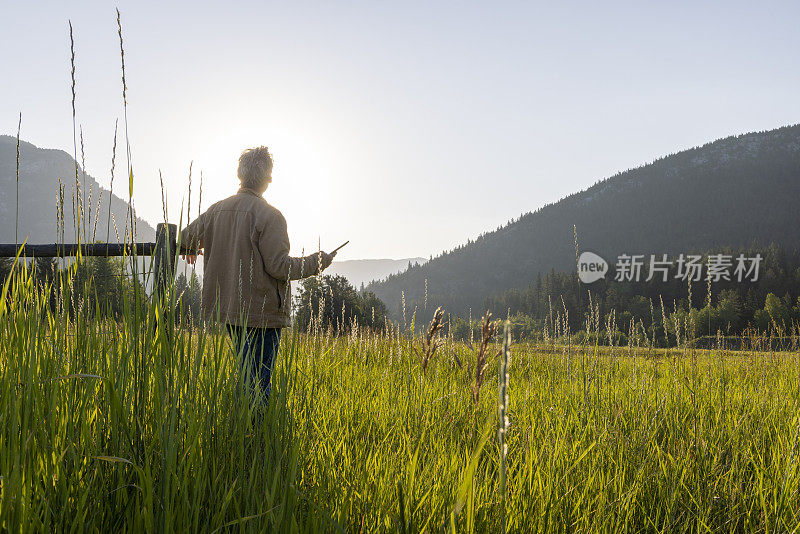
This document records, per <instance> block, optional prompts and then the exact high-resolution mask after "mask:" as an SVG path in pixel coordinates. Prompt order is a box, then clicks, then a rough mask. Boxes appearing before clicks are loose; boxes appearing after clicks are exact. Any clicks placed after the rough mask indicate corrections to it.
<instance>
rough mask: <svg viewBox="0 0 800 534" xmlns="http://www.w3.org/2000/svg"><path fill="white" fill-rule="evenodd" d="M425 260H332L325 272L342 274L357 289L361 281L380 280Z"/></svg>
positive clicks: (365, 282)
mask: <svg viewBox="0 0 800 534" xmlns="http://www.w3.org/2000/svg"><path fill="white" fill-rule="evenodd" d="M426 261H428V260H427V259H425V258H404V259H400V260H390V259H366V260H344V261H334V262H333V263H332V264H331V266H330V267H329V268H328V269H327V270H326V271H325V272H326V274H338V275H342V276H344V277H345V278H347V279H348V280H349V281H350V283H351V284H353V285H354V286H355V288H356V289H358V288H359V287H360V286H361V284H362V283H364V284H367V283H369V282H372V281H375V280H381V279H383V278H386V277H387V276H389V275H392V274H395V273H398V272H400V271H402V270H403V269H406V268H407V267H408V266H409V265H414V264H423V263H425V262H426Z"/></svg>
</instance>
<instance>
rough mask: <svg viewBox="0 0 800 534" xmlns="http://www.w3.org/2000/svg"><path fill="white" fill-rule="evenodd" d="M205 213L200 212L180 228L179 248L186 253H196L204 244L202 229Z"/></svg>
mask: <svg viewBox="0 0 800 534" xmlns="http://www.w3.org/2000/svg"><path fill="white" fill-rule="evenodd" d="M206 213H207V212H206ZM206 213H202V214H201V215H200V216H199V217H198V218H197V219H195V220H194V221H193V222H192V223H191V224H189V225H188V226H187V227H186V228H184V229H183V230H181V248H182V249H183V250H184V251H186V252H187V253H188V254H196V253H197V252H198V251H199V250H200V249H202V248H203V246H204V244H203V230H204V226H205V218H206Z"/></svg>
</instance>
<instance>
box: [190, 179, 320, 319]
mask: <svg viewBox="0 0 800 534" xmlns="http://www.w3.org/2000/svg"><path fill="white" fill-rule="evenodd" d="M180 238H181V245H182V247H183V248H184V250H197V249H200V248H203V249H205V251H204V255H203V269H204V274H203V296H202V309H203V315H204V316H205V318H206V319H208V320H212V321H217V320H219V322H221V323H227V324H235V325H240V326H244V325H246V326H254V327H267V328H283V327H286V326H289V324H290V318H289V313H290V311H291V302H289V299H290V296H291V294H292V293H291V286H290V282H289V281H290V280H299V279H300V278H303V277H306V276H311V275H314V274H317V272H318V265H319V256H318V255H317V254H312V255H310V256H306V257H304V258H293V257H291V256H289V236H288V234H287V233H286V219H284V218H283V215H282V214H281V212H280V211H278V210H277V209H276V208H274V207H273V206H271V205H269V204H268V203H267V201H266V200H264V199H263V198H262V197H261V195H259V194H257V193H255V192H254V191H251V190H249V189H245V188H241V189H239V191H238V193H236V194H235V195H233V196H232V197H228V198H226V199H225V200H221V201H219V202H217V203H216V204H214V205H213V206H211V207H210V208H208V210H206V212H205V213H203V214H202V215H200V217H198V218H197V220H195V221H194V222H192V223H191V224H190V225H189V226H187V227H186V228H184V229H183V230H182V231H181V235H180Z"/></svg>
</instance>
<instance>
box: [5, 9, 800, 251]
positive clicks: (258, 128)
mask: <svg viewBox="0 0 800 534" xmlns="http://www.w3.org/2000/svg"><path fill="white" fill-rule="evenodd" d="M117 5H118V6H119V8H120V11H121V13H122V24H123V35H124V38H125V62H126V69H127V72H126V75H127V83H128V128H129V131H128V133H129V139H130V143H131V150H132V163H133V169H134V175H135V192H134V198H135V203H136V205H137V208H138V211H139V214H140V215H141V216H143V217H145V218H146V219H148V220H150V221H151V222H153V223H155V222H158V220H159V219H161V213H162V209H161V200H160V196H161V195H160V191H159V185H158V171H159V169H160V170H161V171H162V173H163V176H164V181H165V183H166V185H167V193H168V196H169V216H170V219H171V220H172V222H177V220H178V213H179V210H180V206H181V201H182V200H183V201H185V200H186V196H187V194H186V190H187V183H188V170H189V163H190V161H194V167H193V169H194V171H193V176H194V181H193V183H194V188H195V189H194V191H193V193H192V204H193V207H192V217H195V216H196V214H197V200H198V195H197V189H196V188H197V185H198V184H199V178H200V171H202V172H203V176H204V185H203V199H202V207H203V209H205V208H206V207H208V206H209V205H210V204H211V203H212V202H214V201H216V200H219V199H221V198H224V197H225V196H228V195H230V194H232V193H233V192H235V190H236V188H237V182H236V164H237V158H238V155H239V153H240V152H241V150H242V149H244V148H246V147H250V146H256V145H261V144H264V145H267V146H269V147H270V149H271V150H272V152H273V154H274V156H275V169H274V172H273V177H274V182H273V184H272V185H271V186H270V189H269V190H268V191H267V194H266V197H267V199H268V200H269V201H270V202H271V203H273V204H274V205H276V206H277V207H278V208H280V209H281V210H282V211H283V213H284V215H285V216H286V218H287V220H288V223H289V232H290V236H291V239H292V251H293V253H300V251H301V249H305V251H306V252H308V251H310V250H312V249H313V250H315V249H316V247H317V241H318V239H321V240H322V246H323V248H329V249H330V248H333V247H334V246H336V245H338V244H339V243H341V242H342V241H344V240H346V239H350V240H351V243H350V245H349V246H348V247H347V248H345V249H344V250H343V251H342V254H341V256H340V258H342V259H349V258H367V257H371V258H377V257H393V258H400V257H406V256H428V255H430V254H437V253H438V252H440V251H442V250H444V249H449V248H452V247H453V246H456V245H458V244H460V243H462V242H464V241H466V239H468V238H470V237H475V236H476V235H477V234H479V233H481V232H483V231H485V230H489V229H493V228H495V227H496V226H498V225H501V224H503V223H504V222H505V221H507V220H508V219H510V218H514V217H517V216H518V215H519V214H521V213H523V212H527V211H531V210H534V209H536V208H538V207H540V206H542V205H543V204H546V203H549V202H553V201H555V200H558V199H559V198H561V197H563V196H565V195H567V194H570V193H572V192H575V191H577V190H579V189H584V188H586V187H588V186H589V185H591V184H592V183H594V182H595V181H597V180H598V179H602V178H605V177H607V176H610V175H612V174H614V173H615V172H617V171H620V170H624V169H626V168H629V167H633V166H638V165H640V164H642V163H646V162H648V161H650V160H652V159H654V158H656V157H659V156H662V155H666V154H669V153H671V152H675V151H678V150H680V149H683V148H688V147H691V146H694V145H697V144H702V143H705V142H707V141H710V140H713V139H716V138H719V137H724V136H727V135H730V134H736V133H743V132H748V131H753V130H764V129H771V128H775V127H778V126H782V125H786V124H793V123H797V122H800V96H799V95H800V69H798V68H797V54H798V52H800V32H798V31H797V21H798V20H800V7H798V6H800V3H797V2H763V1H762V2H741V3H737V2H731V1H722V2H698V1H692V2H660V3H656V2H642V1H638V2H626V3H622V2H619V3H614V2H582V3H570V2H542V3H533V2H520V3H509V2H505V3H502V2H482V3H477V2H418V3H417V2H391V3H390V2H375V1H369V2H319V3H312V2H234V1H231V2H225V3H223V2H202V1H193V2H163V1H161V2H149V1H142V0H137V1H135V2H134V1H130V2H129V1H120V2H118V4H117ZM1 12H2V16H0V50H2V51H3V55H2V61H0V80H2V82H0V133H6V134H11V135H16V127H17V117H18V113H19V112H20V111H21V112H22V137H23V139H25V140H28V141H30V142H32V143H34V144H36V145H38V146H41V147H48V148H61V149H64V150H66V151H67V152H69V153H70V154H71V153H72V151H73V143H72V115H71V114H72V112H71V105H70V100H71V93H70V72H69V69H70V64H69V29H68V24H67V21H68V20H71V21H72V25H73V28H74V35H75V52H76V62H77V102H76V106H77V117H78V122H79V123H80V124H81V125H82V126H83V130H84V141H85V156H86V167H87V170H88V171H89V172H90V174H92V175H93V176H95V177H96V178H97V179H98V180H100V182H101V183H102V184H104V185H105V186H108V183H109V179H110V177H109V169H110V164H111V152H112V150H111V147H112V142H113V133H114V121H115V119H117V118H119V119H120V142H121V143H123V146H124V134H125V127H124V124H123V122H122V88H121V80H120V77H121V76H120V75H121V72H120V57H119V41H118V37H117V26H116V13H115V11H114V6H113V4H111V3H109V2H101V1H96V2H78V1H75V2H52V3H50V2H10V1H8V0H5V1H3V2H2V7H1ZM79 157H80V156H79ZM117 162H118V165H117V169H120V168H121V167H124V166H125V160H124V151H123V152H119V153H118V160H117ZM114 191H115V193H117V194H118V195H120V196H122V197H123V198H125V197H126V196H127V183H126V180H125V178H124V173H118V174H117V178H116V181H115V184H114ZM54 194H55V192H54Z"/></svg>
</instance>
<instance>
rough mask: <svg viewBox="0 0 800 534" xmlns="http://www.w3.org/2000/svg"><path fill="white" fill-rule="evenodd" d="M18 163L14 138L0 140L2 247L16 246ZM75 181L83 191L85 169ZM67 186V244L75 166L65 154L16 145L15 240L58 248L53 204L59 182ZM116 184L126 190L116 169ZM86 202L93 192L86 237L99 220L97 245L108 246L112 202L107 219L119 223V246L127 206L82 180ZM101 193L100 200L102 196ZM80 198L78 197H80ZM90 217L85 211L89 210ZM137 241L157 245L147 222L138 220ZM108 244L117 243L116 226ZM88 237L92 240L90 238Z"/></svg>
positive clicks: (70, 239) (88, 179)
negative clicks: (106, 242) (7, 245)
mask: <svg viewBox="0 0 800 534" xmlns="http://www.w3.org/2000/svg"><path fill="white" fill-rule="evenodd" d="M16 158H17V138H16V137H12V136H8V135H0V221H2V223H0V242H2V243H14V227H15V215H16V207H15V206H16ZM78 172H79V175H78V176H79V180H80V183H81V187H83V183H84V182H83V180H84V174H83V169H81V168H80V166H79V169H78ZM59 178H60V179H61V182H62V183H63V184H64V186H65V192H64V220H65V229H64V231H65V235H64V240H65V241H66V242H75V241H76V240H77V236H76V235H75V231H74V230H75V229H74V226H73V220H75V219H76V218H75V213H74V211H73V197H74V195H76V187H75V160H74V159H73V158H72V156H70V155H69V154H67V153H66V152H64V151H63V150H53V149H44V148H38V147H36V146H34V145H33V144H31V143H28V142H25V141H20V177H19V240H20V241H22V240H24V239H26V238H27V239H28V243H55V242H56V239H57V238H56V198H57V196H58V189H59V184H58V180H59ZM117 179H118V180H120V183H122V182H124V183H125V186H126V187H127V176H126V172H125V170H124V168H118V175H117ZM86 188H87V201H88V193H89V192H91V198H92V205H91V210H92V213H91V219H92V220H91V224H92V228H91V229H89V231H88V232H87V233H89V234H93V233H94V226H95V222H94V219H95V217H96V216H97V219H98V220H97V231H96V234H95V238H96V240H99V241H106V237H107V234H106V229H107V221H108V203H109V200H110V201H111V213H112V214H113V216H114V219H115V220H116V223H117V230H118V232H119V234H120V240H124V236H123V233H124V231H125V220H126V217H127V209H128V203H127V201H125V200H122V199H120V198H119V197H116V196H110V195H109V192H108V190H106V189H102V188H101V187H100V185H99V184H98V182H97V180H95V179H94V178H93V177H92V176H90V175H88V174H87V175H86ZM101 191H102V196H100V195H101V193H100V192H101ZM81 195H82V193H81ZM98 198H100V209H99V216H98V215H97V213H98V210H97V205H98ZM87 212H88V209H87ZM135 223H136V239H137V241H153V240H155V229H154V228H153V227H152V226H150V225H149V224H148V223H147V222H146V221H144V220H143V219H140V218H136V220H135ZM109 234H110V237H109V239H108V241H111V242H115V241H117V238H116V237H115V233H114V223H113V222H111V224H110V232H109ZM90 237H91V236H90Z"/></svg>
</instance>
